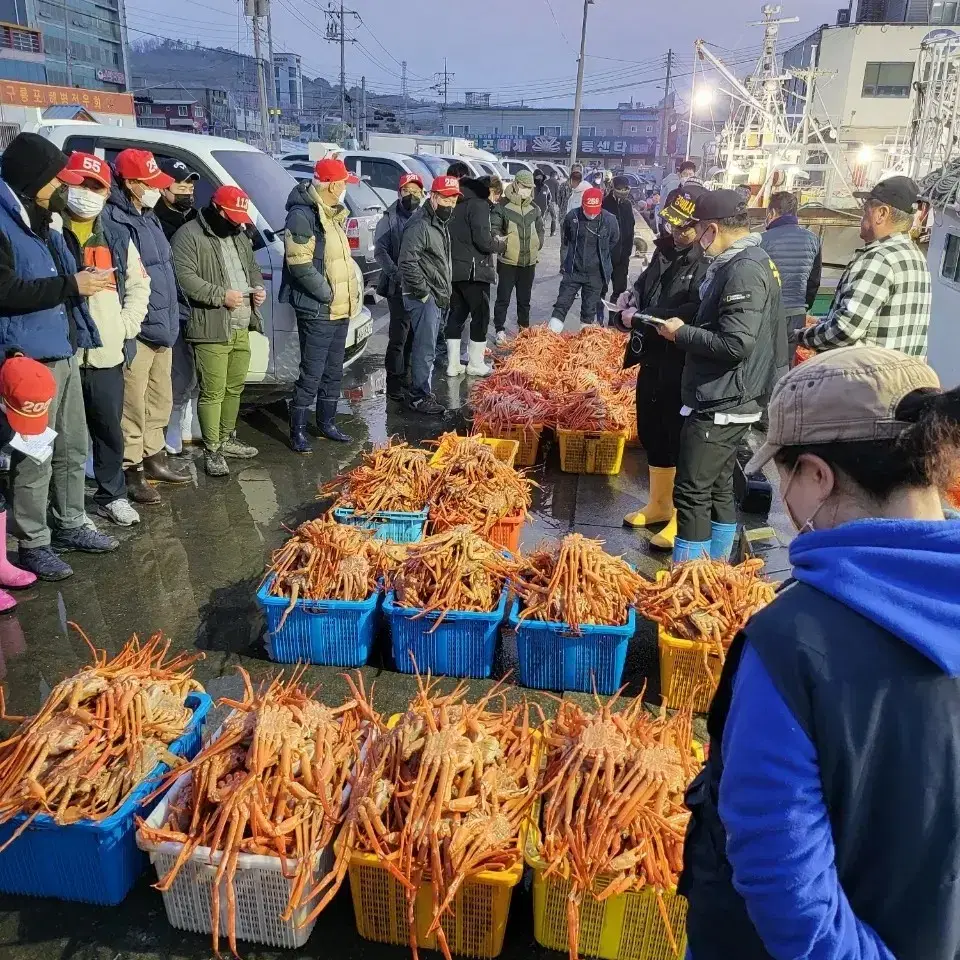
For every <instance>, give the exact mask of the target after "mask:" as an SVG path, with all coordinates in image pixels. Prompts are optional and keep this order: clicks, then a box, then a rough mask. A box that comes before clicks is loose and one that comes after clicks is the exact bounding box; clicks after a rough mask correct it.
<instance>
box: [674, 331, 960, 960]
mask: <svg viewBox="0 0 960 960" xmlns="http://www.w3.org/2000/svg"><path fill="white" fill-rule="evenodd" d="M770 461H773V463H774V464H775V466H776V469H777V471H778V472H779V474H780V490H781V496H782V498H783V501H784V505H785V507H786V509H787V512H788V513H789V514H790V516H791V518H792V519H793V521H794V524H795V525H796V527H797V529H798V531H799V535H798V536H797V537H796V539H795V540H794V541H793V543H792V544H791V546H790V560H791V563H792V565H793V576H794V579H793V580H791V581H789V582H788V584H787V585H786V586H785V588H784V589H783V590H781V591H780V593H779V594H778V596H777V597H776V599H775V600H774V601H773V603H771V604H770V605H769V606H768V607H767V608H766V609H764V610H762V611H761V612H760V613H759V614H757V615H756V616H755V617H753V619H752V620H750V622H749V623H748V624H747V625H746V627H745V628H744V629H743V630H742V631H741V633H740V634H739V635H738V636H737V638H736V640H735V641H734V643H733V645H732V647H731V650H730V653H729V656H728V658H727V661H726V664H725V666H724V671H723V674H722V676H721V680H720V685H719V688H718V690H717V694H716V696H715V697H714V700H713V704H712V706H711V709H710V717H709V721H708V730H709V733H710V756H709V759H708V761H707V765H706V767H705V768H704V770H703V772H702V773H701V775H700V776H699V777H698V778H697V780H695V781H694V783H693V784H692V786H691V787H690V790H689V791H688V794H687V803H688V806H689V807H690V809H691V811H692V814H693V816H692V818H691V821H690V828H689V832H688V836H687V844H686V851H685V866H684V873H683V878H682V881H681V886H680V889H681V892H683V893H685V894H686V896H687V897H688V898H689V902H690V911H689V916H688V938H689V940H688V942H689V956H690V957H692V958H693V960H720V958H723V960H729V958H732V957H736V958H737V960H767V958H771V957H772V958H775V960H800V958H803V960H868V958H869V960H894V958H896V960H955V958H957V957H960V521H957V520H947V519H945V518H944V510H943V505H942V503H943V500H942V494H943V491H946V490H947V489H948V488H951V487H953V486H955V484H956V480H957V477H958V476H960V390H951V391H947V392H943V391H941V389H940V385H939V382H938V380H937V377H936V374H935V373H934V372H933V370H931V369H930V367H928V366H927V365H926V364H925V363H924V362H923V361H922V360H920V359H919V358H916V357H908V356H905V355H903V354H900V353H896V352H894V351H892V350H884V349H881V348H874V347H849V348H844V349H840V350H834V351H831V352H829V353H824V354H822V355H820V356H818V357H815V358H814V359H812V360H810V361H808V362H807V363H805V364H803V365H802V366H800V367H797V368H796V369H794V370H792V371H790V373H789V374H787V376H785V377H784V378H783V379H782V380H780V381H779V383H778V384H777V386H776V388H775V390H774V394H773V398H772V400H771V403H770V430H769V433H768V439H767V443H766V444H764V446H763V447H762V448H761V449H760V451H759V452H758V453H757V455H756V456H755V457H754V459H753V461H752V462H751V464H750V465H749V466H748V467H747V472H748V473H750V472H752V471H753V470H756V469H760V468H761V467H762V466H763V465H764V464H766V463H768V462H770Z"/></svg>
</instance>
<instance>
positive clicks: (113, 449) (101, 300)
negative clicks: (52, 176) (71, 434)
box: [63, 151, 150, 527]
mask: <svg viewBox="0 0 960 960" xmlns="http://www.w3.org/2000/svg"><path fill="white" fill-rule="evenodd" d="M67 169H68V170H75V171H76V172H77V173H80V174H82V176H83V183H82V184H80V185H79V186H75V187H70V189H69V190H68V191H67V209H66V210H65V211H64V212H63V225H64V233H63V235H64V237H65V238H66V240H67V243H68V244H69V245H70V248H71V250H72V251H73V253H74V256H75V257H76V259H77V262H78V263H85V264H86V265H87V266H88V267H92V268H94V269H96V268H103V269H106V270H112V271H113V281H114V282H113V284H112V285H111V286H110V287H109V288H108V289H106V290H101V291H100V292H99V293H95V294H94V295H93V296H92V297H90V299H89V301H88V304H89V307H90V313H91V315H92V316H93V320H94V323H96V325H97V330H98V331H99V333H100V340H101V341H102V343H103V346H101V347H98V348H96V349H94V350H82V351H80V380H81V383H82V384H83V402H84V408H85V410H86V414H87V430H88V431H89V432H90V440H91V444H92V446H93V476H94V479H95V480H96V481H97V491H96V493H94V495H93V502H94V503H95V504H96V507H97V513H98V515H99V516H101V517H105V518H106V519H108V520H110V521H112V522H113V523H115V524H117V525H118V526H121V527H129V526H132V525H133V524H135V523H139V522H140V514H138V513H137V511H136V510H134V508H133V507H132V506H131V505H130V501H129V500H128V499H127V481H126V479H125V477H124V474H123V427H122V424H121V420H122V418H123V389H124V386H123V364H124V360H125V359H128V358H129V357H131V356H132V355H133V354H132V350H133V349H134V347H133V342H132V341H133V340H134V339H135V338H136V337H137V335H138V334H139V333H140V325H141V324H142V323H143V318H144V317H145V316H146V313H147V304H148V303H149V302H150V278H149V277H148V276H147V273H146V271H145V270H144V269H143V264H142V263H141V262H140V254H139V253H137V247H136V244H134V242H133V241H132V240H131V239H130V238H129V237H127V236H126V235H125V234H123V233H121V232H119V231H117V230H116V229H115V228H114V227H113V225H112V224H108V223H107V222H105V221H104V218H103V216H102V213H103V207H104V203H105V202H106V199H107V197H108V196H109V195H110V183H111V175H110V168H109V167H108V166H107V161H106V160H101V159H100V157H97V156H95V155H94V154H91V153H81V152H79V151H75V152H74V153H72V154H71V155H70V160H69V162H68V163H67Z"/></svg>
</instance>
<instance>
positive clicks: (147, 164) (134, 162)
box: [113, 148, 174, 190]
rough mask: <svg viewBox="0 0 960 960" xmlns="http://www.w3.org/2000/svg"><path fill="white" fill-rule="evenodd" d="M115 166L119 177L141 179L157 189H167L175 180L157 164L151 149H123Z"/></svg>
mask: <svg viewBox="0 0 960 960" xmlns="http://www.w3.org/2000/svg"><path fill="white" fill-rule="evenodd" d="M113 168H114V170H116V171H117V176H118V177H123V179H124V180H139V181H140V182H141V183H146V184H149V185H150V186H151V187H156V189H157V190H166V189H167V187H169V186H171V185H172V184H173V182H174V181H173V177H171V176H170V175H169V174H167V173H164V172H163V171H162V170H161V169H160V168H159V167H158V166H157V161H156V160H155V159H154V158H153V154H152V153H151V152H150V151H149V150H134V149H133V148H130V149H128V150H121V151H120V152H119V153H118V154H117V159H116V160H114V161H113Z"/></svg>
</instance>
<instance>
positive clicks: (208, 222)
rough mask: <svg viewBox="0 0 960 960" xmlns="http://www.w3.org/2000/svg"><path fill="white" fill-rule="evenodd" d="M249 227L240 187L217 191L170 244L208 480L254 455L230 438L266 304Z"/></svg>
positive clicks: (246, 204)
mask: <svg viewBox="0 0 960 960" xmlns="http://www.w3.org/2000/svg"><path fill="white" fill-rule="evenodd" d="M252 222H253V220H252V219H251V217H250V198H249V197H248V196H247V195H246V194H245V193H244V192H243V191H242V190H241V189H240V188H239V187H234V186H223V187H218V188H217V189H216V190H215V191H214V194H213V197H212V198H211V200H210V203H209V204H208V205H207V206H206V207H204V208H203V210H201V211H200V213H199V215H198V216H197V217H196V218H195V219H194V220H191V221H190V222H189V223H188V224H187V225H186V226H184V227H181V228H180V229H179V230H178V231H177V233H176V235H175V236H174V238H173V261H174V264H175V266H176V270H177V280H178V281H179V283H180V289H181V290H182V291H183V292H184V294H185V295H186V297H187V300H188V302H189V304H190V316H189V319H188V320H187V326H186V329H185V331H184V336H185V337H186V340H187V342H188V343H189V344H191V345H192V346H193V349H194V353H195V356H196V362H197V378H198V379H199V381H200V399H199V400H198V401H197V417H198V419H199V420H200V432H201V434H202V435H203V448H204V469H205V470H206V472H207V474H208V475H209V476H211V477H225V476H226V475H227V474H229V472H230V469H229V467H228V466H227V461H226V459H224V458H225V457H233V458H237V459H248V458H250V457H255V456H256V455H257V448H256V447H251V446H249V445H248V444H245V443H241V442H240V441H239V440H238V439H237V437H236V434H235V432H234V431H235V429H236V426H237V415H238V414H239V412H240V398H241V396H242V395H243V385H244V382H245V381H246V378H247V371H248V370H249V369H250V331H251V330H256V331H257V333H263V320H262V318H261V317H260V312H259V308H260V307H261V306H262V305H263V302H264V300H266V298H267V294H266V291H265V290H264V287H263V277H262V275H261V273H260V267H259V266H258V265H257V260H256V257H254V255H253V245H252V244H251V243H250V238H249V237H248V236H247V234H246V231H245V229H244V228H245V227H246V226H247V225H248V224H250V223H252Z"/></svg>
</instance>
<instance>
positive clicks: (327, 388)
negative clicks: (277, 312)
mask: <svg viewBox="0 0 960 960" xmlns="http://www.w3.org/2000/svg"><path fill="white" fill-rule="evenodd" d="M348 182H350V183H356V182H358V180H357V178H356V177H354V176H353V175H352V174H350V173H349V172H348V171H347V168H346V166H345V165H344V163H343V161H342V160H340V159H337V158H335V157H327V158H326V159H324V160H320V161H318V162H317V165H316V167H315V168H314V172H313V179H312V180H311V181H309V182H308V183H298V184H297V186H295V187H294V188H293V191H292V192H291V193H290V197H289V198H288V200H287V222H286V225H285V228H284V237H283V281H282V283H281V286H280V301H281V303H289V304H291V305H292V306H293V309H294V311H295V313H296V315H297V332H298V334H299V336H300V376H299V377H298V378H297V382H296V384H294V387H293V397H292V398H291V400H290V446H291V447H292V449H293V450H294V451H295V452H296V453H309V452H310V449H311V448H310V441H309V440H308V439H307V417H308V416H309V412H310V408H311V407H312V406H313V405H314V403H316V409H317V430H318V432H319V434H320V435H321V436H323V437H326V438H327V439H328V440H338V441H341V442H344V443H345V442H348V441H349V440H350V437H348V436H347V435H346V434H344V433H342V432H341V431H340V429H339V428H338V427H337V423H336V416H337V402H338V401H339V399H340V383H341V381H342V379H343V358H344V353H345V351H346V345H347V329H348V327H349V325H350V318H351V317H353V316H354V315H355V314H356V313H358V312H359V310H360V309H361V307H362V306H363V282H362V280H361V278H360V276H359V272H358V271H357V268H356V266H355V265H354V262H353V256H352V254H351V253H350V241H349V240H348V239H347V235H346V233H345V231H344V224H345V223H346V219H347V208H346V207H345V206H344V204H343V199H344V197H345V196H346V193H347V183H348Z"/></svg>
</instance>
